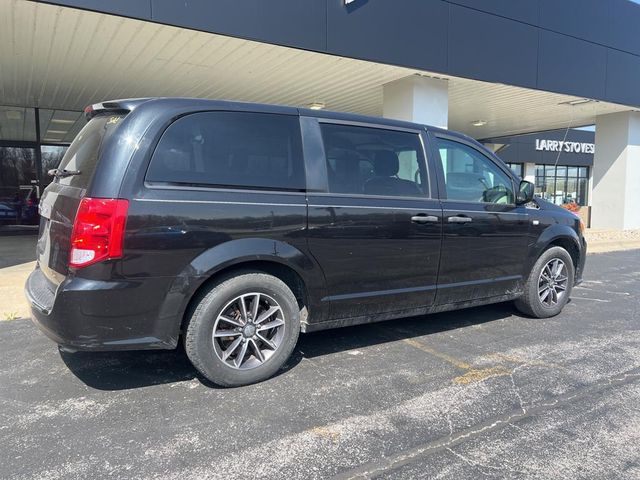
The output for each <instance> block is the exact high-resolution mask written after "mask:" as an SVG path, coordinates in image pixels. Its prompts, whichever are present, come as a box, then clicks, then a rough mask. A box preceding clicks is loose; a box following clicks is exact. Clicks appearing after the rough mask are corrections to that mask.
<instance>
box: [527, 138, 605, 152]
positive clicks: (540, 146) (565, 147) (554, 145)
mask: <svg viewBox="0 0 640 480" xmlns="http://www.w3.org/2000/svg"><path fill="white" fill-rule="evenodd" d="M536 150H539V151H543V152H566V153H591V154H593V153H594V151H595V145H594V144H593V143H583V142H563V141H560V140H541V139H539V138H536Z"/></svg>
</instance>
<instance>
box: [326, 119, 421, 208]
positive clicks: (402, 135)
mask: <svg viewBox="0 0 640 480" xmlns="http://www.w3.org/2000/svg"><path fill="white" fill-rule="evenodd" d="M321 129H322V138H323V141H324V149H325V154H326V162H327V175H328V183H329V191H330V192H332V193H350V194H356V195H382V196H399V197H423V196H425V195H426V194H428V190H427V176H426V173H425V170H424V168H425V167H424V155H423V153H422V143H421V142H420V137H419V135H418V134H416V133H409V132H400V131H396V130H386V129H381V128H371V127H359V126H352V125H338V124H332V123H322V124H321Z"/></svg>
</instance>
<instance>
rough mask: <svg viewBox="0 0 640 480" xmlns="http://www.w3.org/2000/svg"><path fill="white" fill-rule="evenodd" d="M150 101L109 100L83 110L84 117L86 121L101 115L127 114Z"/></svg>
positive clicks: (137, 99) (145, 99) (143, 99)
mask: <svg viewBox="0 0 640 480" xmlns="http://www.w3.org/2000/svg"><path fill="white" fill-rule="evenodd" d="M147 100H151V99H150V98H134V99H130V100H111V101H108V102H101V103H94V104H93V105H88V106H87V107H85V109H84V116H85V118H86V119H87V121H89V120H91V119H92V118H93V117H95V116H96V115H99V114H101V113H107V112H108V113H114V114H125V115H126V114H127V113H129V112H130V111H131V110H133V109H134V108H136V107H137V106H138V105H140V104H141V103H144V102H146V101H147Z"/></svg>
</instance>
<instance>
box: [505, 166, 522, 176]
mask: <svg viewBox="0 0 640 480" xmlns="http://www.w3.org/2000/svg"><path fill="white" fill-rule="evenodd" d="M507 167H509V168H510V169H511V170H512V171H513V172H514V173H515V174H516V175H518V176H519V177H520V178H522V174H523V173H524V164H522V163H507Z"/></svg>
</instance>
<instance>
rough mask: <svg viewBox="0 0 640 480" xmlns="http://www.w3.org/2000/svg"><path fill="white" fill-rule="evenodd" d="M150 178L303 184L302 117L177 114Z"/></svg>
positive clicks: (157, 151)
mask: <svg viewBox="0 0 640 480" xmlns="http://www.w3.org/2000/svg"><path fill="white" fill-rule="evenodd" d="M146 179H147V181H149V182H162V183H183V184H191V185H212V186H231V187H241V188H265V189H279V190H304V186H305V181H304V163H303V157H302V147H301V138H300V125H299V121H298V117H296V116H292V115H276V114H268V113H249V112H204V113H194V114H191V115H187V116H185V117H182V118H180V119H178V120H176V121H175V122H174V123H172V124H171V125H170V126H169V127H168V128H167V130H166V131H165V132H164V134H163V135H162V137H161V138H160V141H159V142H158V146H157V147H156V149H155V152H154V153H153V157H152V159H151V164H150V166H149V170H148V171H147V177H146Z"/></svg>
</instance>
